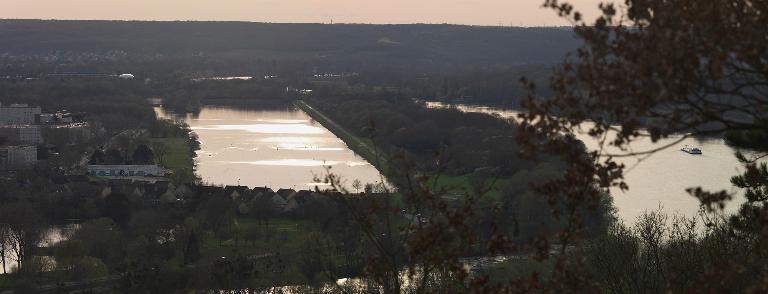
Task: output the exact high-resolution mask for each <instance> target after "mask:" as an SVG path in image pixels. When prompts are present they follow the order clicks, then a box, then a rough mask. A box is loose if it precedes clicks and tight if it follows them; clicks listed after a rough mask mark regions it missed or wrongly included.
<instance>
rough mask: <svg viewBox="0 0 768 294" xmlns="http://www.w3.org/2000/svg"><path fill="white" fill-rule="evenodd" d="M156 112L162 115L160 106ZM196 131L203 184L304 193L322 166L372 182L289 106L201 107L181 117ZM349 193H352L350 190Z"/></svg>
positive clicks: (373, 175)
mask: <svg viewBox="0 0 768 294" xmlns="http://www.w3.org/2000/svg"><path fill="white" fill-rule="evenodd" d="M156 112H157V113H158V115H160V116H167V114H166V113H164V112H163V110H162V109H161V108H157V109H156ZM183 119H184V121H186V122H187V123H188V124H189V125H190V127H191V128H192V130H193V131H194V132H195V133H197V135H198V136H199V140H200V143H201V146H200V147H201V149H200V150H199V151H198V152H197V168H196V169H197V174H198V175H199V176H200V177H201V178H202V179H203V181H204V182H206V183H211V184H220V185H236V184H241V185H247V186H250V187H254V186H268V187H272V188H273V189H275V190H277V189H279V188H294V189H308V188H312V187H313V186H322V184H318V183H316V182H315V181H314V180H313V179H314V177H315V176H316V175H317V176H324V175H325V173H326V172H325V168H326V167H330V168H331V172H333V173H334V174H336V175H340V176H341V177H342V178H343V179H346V181H347V183H346V186H347V187H348V188H350V189H352V187H351V186H352V185H351V184H352V181H353V180H355V179H357V180H359V181H360V182H362V183H377V182H380V181H381V178H380V175H379V172H378V171H377V170H376V169H375V168H374V167H373V166H372V165H371V164H369V163H368V162H366V161H365V160H364V159H363V158H361V157H360V156H357V155H356V154H355V153H354V152H353V151H352V150H350V149H349V148H347V145H346V144H344V142H343V141H342V140H341V139H339V138H337V137H336V136H335V135H334V134H333V133H331V132H330V131H328V130H327V129H325V128H324V127H323V126H322V125H320V124H319V123H317V122H315V121H314V120H312V118H311V117H309V116H308V115H307V114H306V113H304V112H303V111H301V110H298V109H295V108H286V109H281V110H247V109H235V108H228V107H204V108H203V109H202V111H201V112H200V114H199V115H198V116H193V115H187V116H185V117H183ZM352 190H353V191H354V189H352Z"/></svg>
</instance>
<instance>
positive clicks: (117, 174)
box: [88, 165, 166, 178]
mask: <svg viewBox="0 0 768 294" xmlns="http://www.w3.org/2000/svg"><path fill="white" fill-rule="evenodd" d="M165 174H166V172H165V169H163V168H162V167H161V166H159V165H89V166H88V175H91V176H96V177H104V178H122V177H162V176H165Z"/></svg>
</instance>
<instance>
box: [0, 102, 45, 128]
mask: <svg viewBox="0 0 768 294" xmlns="http://www.w3.org/2000/svg"><path fill="white" fill-rule="evenodd" d="M40 114H42V109H40V107H39V106H38V107H30V106H29V105H27V104H11V105H10V106H4V105H2V104H0V124H2V125H31V124H35V123H36V122H37V120H38V117H40Z"/></svg>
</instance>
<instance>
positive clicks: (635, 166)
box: [427, 102, 750, 224]
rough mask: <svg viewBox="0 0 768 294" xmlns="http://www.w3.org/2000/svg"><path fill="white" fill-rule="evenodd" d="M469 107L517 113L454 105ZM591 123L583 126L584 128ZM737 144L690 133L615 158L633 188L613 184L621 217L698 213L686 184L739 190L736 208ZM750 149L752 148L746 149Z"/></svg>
mask: <svg viewBox="0 0 768 294" xmlns="http://www.w3.org/2000/svg"><path fill="white" fill-rule="evenodd" d="M427 107H431V108H446V107H449V105H447V104H443V103H440V102H427ZM453 107H456V108H457V109H459V110H461V111H465V112H480V113H488V114H496V115H499V116H501V117H504V118H512V119H514V118H516V117H517V114H518V113H519V112H518V111H514V110H507V109H497V108H493V107H487V106H476V105H463V104H457V105H453ZM587 127H588V125H585V128H584V131H586V130H587ZM577 137H578V138H579V139H580V140H582V141H583V142H584V144H585V145H586V146H587V148H589V149H590V150H596V149H597V148H598V146H599V144H598V142H597V141H596V140H594V139H592V138H591V137H590V136H588V135H587V134H586V133H577ZM681 137H682V136H673V137H670V138H666V139H663V140H660V141H658V142H656V143H653V142H651V140H650V138H642V139H639V140H637V141H635V142H633V143H632V144H631V145H630V146H631V148H632V150H633V151H635V152H639V151H645V150H652V149H654V148H658V147H660V146H663V145H665V144H671V143H673V142H674V141H676V140H678V139H680V138H681ZM685 145H688V146H691V147H699V148H701V149H702V151H703V154H702V155H690V154H687V153H685V152H682V151H680V148H682V147H684V146H685ZM604 151H606V152H610V153H611V154H622V153H626V151H622V150H618V148H615V147H613V148H610V147H609V148H606V149H604ZM736 151H737V149H735V148H733V147H731V146H728V145H727V144H726V143H725V141H724V140H723V139H721V138H686V139H685V140H683V141H682V142H680V143H678V144H676V145H674V146H671V147H670V148H667V149H664V150H662V151H659V152H656V153H654V154H652V155H650V156H645V157H624V158H618V159H617V160H618V161H619V162H621V163H624V164H625V165H626V166H627V167H626V170H625V181H626V182H627V185H629V190H627V191H621V190H620V189H617V188H612V189H611V191H610V192H611V195H612V196H613V200H614V205H615V206H616V208H617V210H618V217H619V218H620V219H621V220H623V221H624V222H625V223H627V224H632V223H634V222H635V220H636V219H637V217H638V216H640V215H641V214H642V213H643V212H644V211H650V210H655V209H658V208H659V207H661V208H662V209H663V210H664V211H665V212H668V213H673V214H674V213H677V214H679V215H684V216H688V217H691V216H695V215H697V213H698V211H699V201H698V200H697V199H695V198H694V197H692V196H690V195H688V193H686V192H685V189H687V188H691V187H702V188H704V189H710V190H713V191H714V190H727V191H729V192H732V193H735V194H737V196H736V198H735V199H734V200H733V201H731V202H730V203H728V205H726V208H725V211H726V212H735V211H736V210H737V209H738V207H739V204H740V203H742V202H743V201H744V198H743V195H742V193H740V191H738V190H736V188H734V187H733V186H732V185H731V183H730V179H731V177H732V176H734V175H736V174H738V173H739V172H740V171H742V170H743V168H742V165H741V163H740V162H739V161H738V160H737V159H736V157H735V156H734V154H735V153H736ZM742 151H743V152H745V153H746V154H750V152H749V151H744V150H742Z"/></svg>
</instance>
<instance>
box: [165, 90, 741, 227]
mask: <svg viewBox="0 0 768 294" xmlns="http://www.w3.org/2000/svg"><path fill="white" fill-rule="evenodd" d="M428 106H429V107H436V108H440V107H447V105H444V104H440V103H434V102H430V103H428ZM455 106H456V107H457V108H458V109H459V110H462V111H468V112H483V113H489V114H497V115H500V116H502V117H507V118H512V117H515V116H516V114H517V112H516V111H512V110H502V109H495V108H490V107H482V106H470V105H455ZM156 111H157V113H158V115H160V116H165V117H167V116H168V115H167V114H166V113H164V112H163V111H162V109H160V108H157V109H156ZM182 119H183V120H184V121H185V122H187V123H188V124H189V125H190V126H191V127H192V130H193V131H194V132H195V133H197V135H198V136H199V139H200V143H201V150H199V151H198V152H197V155H198V157H197V159H196V160H197V173H198V175H199V176H200V177H201V178H202V179H203V181H204V182H207V183H211V184H220V185H236V184H241V185H247V186H251V187H253V186H268V187H272V188H273V189H278V188H294V189H307V188H312V187H313V186H316V185H321V184H318V183H316V182H315V181H313V179H314V177H315V176H322V175H324V174H325V167H326V166H330V167H331V172H333V173H334V174H337V175H339V176H341V177H342V178H344V179H346V180H347V181H346V187H348V188H350V189H352V190H354V189H353V188H352V187H351V186H352V185H351V183H352V181H353V180H355V179H357V180H359V181H360V182H362V183H378V182H380V181H381V176H380V174H379V172H378V171H377V170H376V169H375V168H374V167H373V166H372V165H370V164H369V163H367V162H366V161H365V160H364V159H363V158H361V157H359V156H357V155H356V154H355V153H354V152H353V151H352V150H350V149H349V148H347V146H346V145H345V144H344V142H343V141H342V140H340V139H339V138H337V137H336V136H335V135H334V134H333V133H331V132H330V131H328V130H327V129H325V128H324V127H323V126H322V125H320V124H319V123H317V122H315V121H313V120H312V118H311V117H309V116H308V115H307V114H306V113H304V112H303V111H301V110H298V109H295V108H285V109H280V110H251V109H237V108H228V107H204V108H203V109H202V111H201V112H200V114H199V115H197V116H193V115H186V116H183V117H182ZM579 139H581V140H582V141H584V143H585V144H586V145H587V147H588V148H590V149H595V148H597V146H598V145H597V142H596V141H595V140H592V139H591V138H590V137H589V136H587V135H586V134H580V135H579ZM674 140H676V138H669V139H665V140H662V141H661V142H657V143H652V142H650V140H639V141H636V142H634V143H633V144H632V145H631V147H632V150H634V151H643V150H650V149H653V148H656V147H659V146H660V145H661V144H665V143H669V142H672V141H674ZM685 145H689V146H695V147H700V148H701V149H702V150H703V153H704V154H703V155H690V154H687V153H684V152H682V151H680V150H679V149H680V148H681V147H683V146H685ZM607 151H608V152H611V153H621V151H620V150H616V149H615V148H608V149H607ZM735 152H736V150H735V149H734V148H732V147H730V146H728V145H726V144H725V142H724V141H723V140H722V139H697V138H689V139H686V140H684V141H683V142H681V143H679V144H678V145H676V146H673V147H670V148H667V149H665V150H662V151H660V152H657V153H655V154H653V155H651V156H647V157H642V158H640V157H626V158H621V159H620V162H622V163H624V164H626V166H627V170H626V171H625V179H626V182H627V184H628V185H629V190H628V191H621V190H619V189H611V194H612V195H613V198H614V205H615V206H616V208H617V209H618V216H619V217H620V218H621V219H622V220H624V221H625V222H626V223H629V224H631V223H634V222H635V220H636V218H637V217H638V216H639V215H640V214H642V213H643V212H644V211H648V210H654V209H658V208H659V207H661V208H663V209H664V210H665V211H666V212H669V213H678V214H681V215H685V216H695V215H696V214H697V212H698V211H699V202H698V200H697V199H695V198H693V197H692V196H690V195H688V193H686V192H685V189H687V188H691V187H702V188H705V189H710V190H722V189H725V190H728V191H730V192H733V193H735V194H737V195H739V196H737V199H735V200H734V201H732V202H731V203H730V205H727V206H726V211H729V212H732V211H735V210H736V209H737V208H738V203H740V202H741V201H743V198H742V196H740V191H737V190H735V188H733V186H732V185H731V184H730V178H731V176H733V175H736V174H737V173H738V172H739V171H740V170H742V167H741V164H740V163H739V162H738V160H736V158H735V157H734V153H735Z"/></svg>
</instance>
